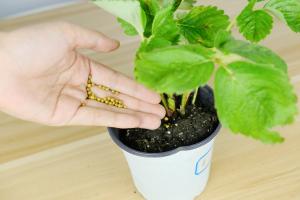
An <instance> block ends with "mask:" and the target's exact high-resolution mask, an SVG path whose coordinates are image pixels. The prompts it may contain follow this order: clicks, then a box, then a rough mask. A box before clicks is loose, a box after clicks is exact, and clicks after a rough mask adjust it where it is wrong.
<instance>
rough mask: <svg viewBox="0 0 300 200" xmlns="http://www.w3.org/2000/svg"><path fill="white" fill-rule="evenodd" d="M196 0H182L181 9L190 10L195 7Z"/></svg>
mask: <svg viewBox="0 0 300 200" xmlns="http://www.w3.org/2000/svg"><path fill="white" fill-rule="evenodd" d="M196 2H197V1H196V0H182V2H181V4H180V6H179V9H181V10H190V9H192V8H193V7H194V4H195V3H196Z"/></svg>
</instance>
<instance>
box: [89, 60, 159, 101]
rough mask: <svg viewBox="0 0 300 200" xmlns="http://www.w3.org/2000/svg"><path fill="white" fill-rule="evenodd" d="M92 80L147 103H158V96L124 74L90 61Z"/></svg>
mask: <svg viewBox="0 0 300 200" xmlns="http://www.w3.org/2000/svg"><path fill="white" fill-rule="evenodd" d="M91 74H92V77H93V81H94V82H95V83H97V84H101V85H105V86H107V87H110V88H112V89H114V90H117V91H120V92H121V93H124V94H126V95H129V96H132V97H135V98H137V99H140V100H143V101H145V102H148V103H152V104H158V103H159V102H160V96H159V95H158V94H157V93H155V92H153V91H151V90H149V89H147V88H146V87H144V86H143V85H141V84H138V83H136V82H135V81H133V80H132V79H130V78H128V77H126V76H125V75H123V74H121V73H119V72H116V71H114V70H111V69H109V68H107V67H105V66H103V65H100V64H97V63H95V62H93V61H91Z"/></svg>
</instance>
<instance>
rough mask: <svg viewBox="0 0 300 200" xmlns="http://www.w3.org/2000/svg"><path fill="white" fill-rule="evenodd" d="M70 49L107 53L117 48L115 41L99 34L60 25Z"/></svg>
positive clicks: (81, 28) (80, 28) (77, 27)
mask: <svg viewBox="0 0 300 200" xmlns="http://www.w3.org/2000/svg"><path fill="white" fill-rule="evenodd" d="M62 24H63V26H62V27H63V30H64V31H65V33H66V36H67V39H68V40H69V43H70V46H71V48H85V49H92V50H95V51H103V52H109V51H112V50H114V49H116V48H118V47H119V45H120V43H119V42H118V41H117V40H114V39H111V38H109V37H107V36H105V35H103V34H102V33H100V32H97V31H94V30H89V29H86V28H83V27H80V26H77V25H74V24H69V23H62Z"/></svg>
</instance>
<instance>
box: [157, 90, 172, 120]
mask: <svg viewBox="0 0 300 200" xmlns="http://www.w3.org/2000/svg"><path fill="white" fill-rule="evenodd" d="M160 97H161V101H162V103H163V106H164V108H165V109H166V113H167V116H168V117H171V116H172V114H173V112H172V111H171V110H170V108H169V107H168V103H167V100H166V98H165V95H164V94H160Z"/></svg>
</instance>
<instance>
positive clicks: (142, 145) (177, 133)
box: [120, 98, 219, 153]
mask: <svg viewBox="0 0 300 200" xmlns="http://www.w3.org/2000/svg"><path fill="white" fill-rule="evenodd" d="M202 100H203V98H202ZM204 100H205V99H204ZM207 102H208V101H206V102H205V103H206V105H205V104H202V103H201V102H200V103H198V104H197V105H188V106H187V109H186V114H185V115H183V116H181V115H175V116H173V118H170V119H169V118H165V119H163V120H162V125H161V126H160V127H159V128H158V129H156V130H146V129H138V128H135V129H124V130H121V133H120V139H121V141H122V142H123V143H124V144H125V145H127V146H129V147H131V148H133V149H136V150H138V151H142V152H147V153H159V152H165V151H170V150H172V149H176V148H178V147H180V146H188V145H192V144H195V143H198V142H200V141H201V140H203V139H205V138H207V137H208V136H209V135H210V134H211V133H213V131H214V130H215V129H216V128H217V126H218V124H219V121H218V118H217V114H216V111H215V109H214V108H213V105H208V104H207Z"/></svg>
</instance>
